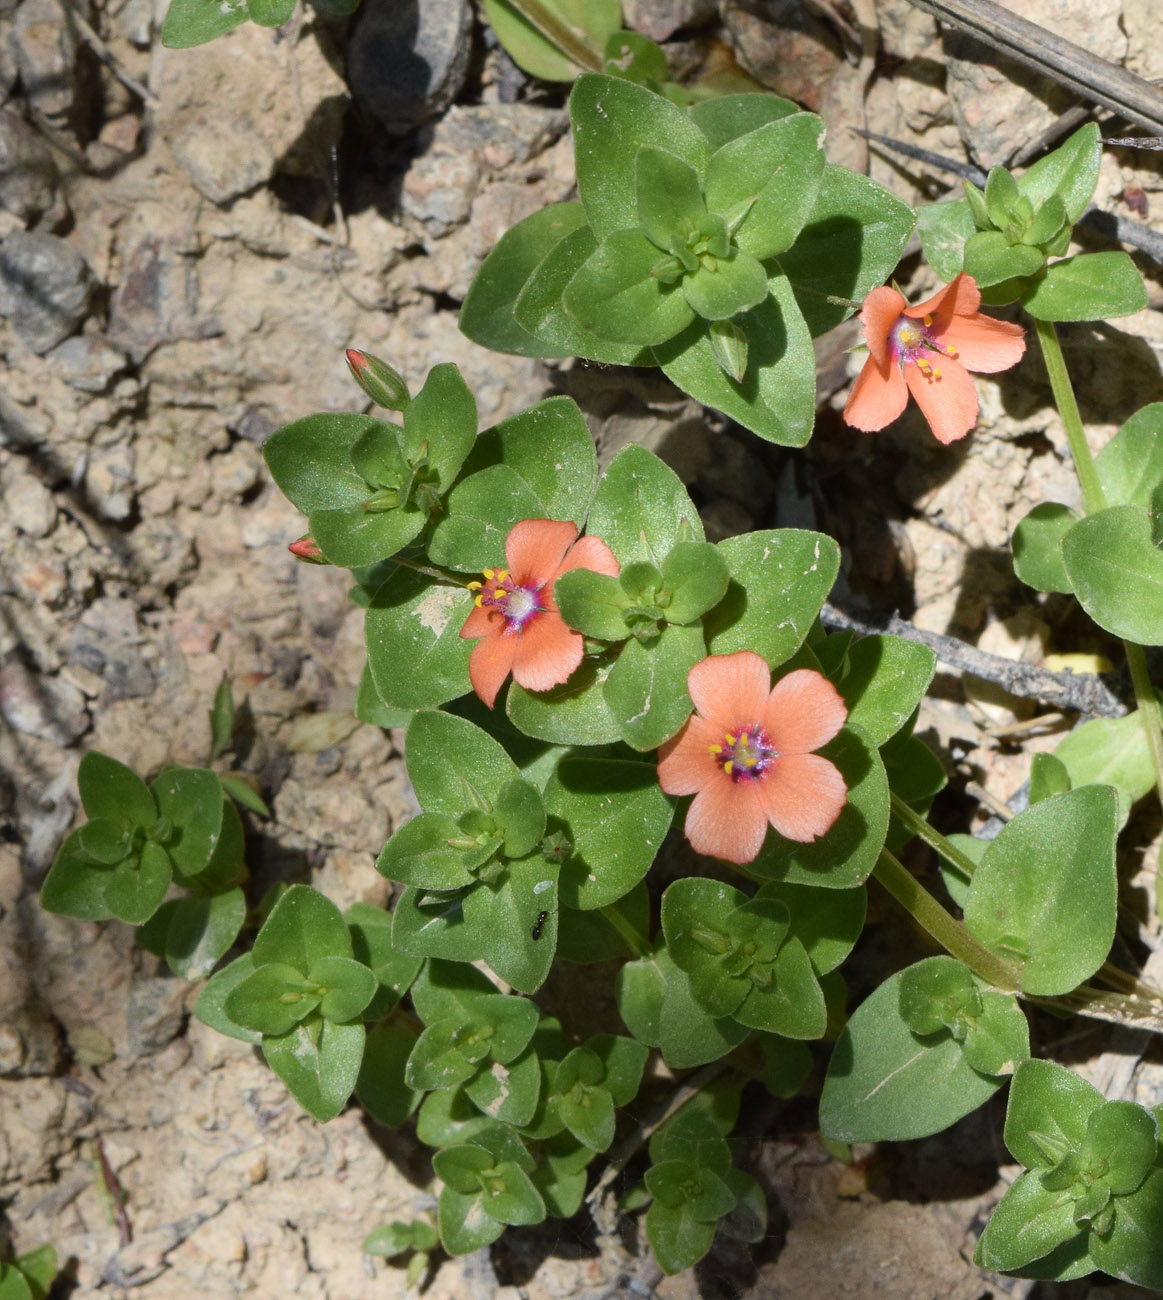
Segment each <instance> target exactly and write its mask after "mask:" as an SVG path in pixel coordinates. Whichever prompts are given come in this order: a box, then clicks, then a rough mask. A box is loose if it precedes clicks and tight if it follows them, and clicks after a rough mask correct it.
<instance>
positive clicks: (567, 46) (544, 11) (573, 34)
mask: <svg viewBox="0 0 1163 1300" xmlns="http://www.w3.org/2000/svg"><path fill="white" fill-rule="evenodd" d="M509 7H510V8H512V9H515V10H516V11H517V13H518V14H520V16H521V17H522V18H524V19H525V21H526V22H527V23H528V24H529V25H530V26H531V27H534V28H536V29H537V31H539V32H540V33H541V35H542V36H544V37H545V39H546V40H547V41H549V43H550V44H551V45H556V46H557V48H558V49H559V50H560V51H561V52H562V54H564V55H565V57H566V58H567V59H569V60H570V61H571V62H573V63H576V64H577V65H578V67H579V68H586V69H587V70H588V71H590V72H601V70H602V68H603V67H605V60H604V58H603V51H601V50H596V49H594V47H593V46H592V45H591V44H590V43H589V41H588V40H586V38H585V34H584V33H583V32H580V31H579V30H578V29H577V28H576V27H571V26H570V25H569V24H568V23H567V22H565V21H564V20H563V19H561V18H560V17H558V15H557V14H555V13H554V12H553V10H552V9H550V8H549V7H548V6H547V5H545V4H543V3H542V0H509Z"/></svg>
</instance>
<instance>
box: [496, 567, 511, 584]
mask: <svg viewBox="0 0 1163 1300" xmlns="http://www.w3.org/2000/svg"><path fill="white" fill-rule="evenodd" d="M508 580H509V570H508V569H498V570H497V581H498V582H507V581H508Z"/></svg>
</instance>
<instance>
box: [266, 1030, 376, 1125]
mask: <svg viewBox="0 0 1163 1300" xmlns="http://www.w3.org/2000/svg"><path fill="white" fill-rule="evenodd" d="M363 1047H364V1028H363V1025H362V1024H356V1025H340V1024H335V1023H334V1022H333V1021H330V1020H320V1021H316V1022H314V1023H311V1022H308V1023H306V1024H301V1025H296V1026H295V1028H294V1029H292V1030H291V1032H290V1033H289V1034H285V1035H283V1036H282V1037H281V1038H267V1037H264V1038H263V1040H262V1054H263V1056H265V1057H266V1060H267V1064H268V1065H269V1066H270V1067H271V1069H272V1070H274V1072H275V1073H276V1074H277V1075H278V1076H279V1078H280V1079H282V1081H283V1082H284V1083H285V1084H286V1085H287V1087H288V1088H289V1089H290V1090H291V1095H292V1096H293V1097H294V1098H295V1100H296V1101H297V1102H298V1103H299V1105H300V1106H302V1107H303V1109H304V1110H305V1111H307V1113H308V1114H309V1115H311V1116H312V1117H313V1118H314V1119H317V1120H319V1121H321V1122H326V1121H327V1120H329V1119H334V1118H335V1116H336V1115H338V1114H339V1112H340V1111H341V1110H342V1109H343V1108H344V1106H345V1105H347V1100H348V1098H349V1097H350V1096H351V1094H352V1091H353V1089H354V1088H355V1082H356V1080H357V1079H358V1078H359V1067H360V1062H361V1061H362V1059H363Z"/></svg>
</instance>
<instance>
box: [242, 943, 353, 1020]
mask: <svg viewBox="0 0 1163 1300" xmlns="http://www.w3.org/2000/svg"><path fill="white" fill-rule="evenodd" d="M260 969H262V968H261V967H260ZM310 978H311V981H312V982H313V983H314V984H317V985H318V986H319V987H320V989H321V990H322V991H323V994H322V1001H321V1002H320V1003H319V1014H320V1015H321V1016H322V1017H323V1019H324V1020H334V1021H337V1022H339V1023H340V1024H343V1023H345V1022H346V1021H349V1020H354V1019H355V1018H356V1017H357V1016H358V1015H359V1014H360V1012H362V1011H363V1010H364V1008H365V1007H366V1006H367V1005H368V1003H369V1002H371V1000H372V998H373V997H375V993H376V988H377V984H376V977H375V976H374V975H373V974H372V972H371V971H370V970H368V968H367V967H366V966H365V965H364V964H363V963H362V962H358V961H355V960H354V959H353V958H351V957H320V958H319V959H318V961H316V962H315V964H314V965H313V966H312V967H311V975H310Z"/></svg>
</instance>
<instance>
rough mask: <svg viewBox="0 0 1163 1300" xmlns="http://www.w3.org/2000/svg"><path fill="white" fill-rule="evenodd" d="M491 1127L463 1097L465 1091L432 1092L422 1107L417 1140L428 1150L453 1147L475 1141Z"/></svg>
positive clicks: (453, 1089)
mask: <svg viewBox="0 0 1163 1300" xmlns="http://www.w3.org/2000/svg"><path fill="white" fill-rule="evenodd" d="M491 1124H492V1121H491V1120H489V1119H486V1117H485V1116H484V1115H482V1114H481V1112H480V1111H479V1110H477V1108H476V1107H475V1106H474V1105H473V1104H472V1102H471V1101H469V1099H468V1098H467V1097H466V1096H465V1095H464V1089H463V1088H444V1089H442V1090H441V1091H439V1092H430V1093H429V1094H428V1095H427V1096H426V1097H425V1098H424V1100H423V1101H422V1102H421V1103H420V1111H419V1113H418V1114H417V1116H416V1136H417V1137H418V1138H419V1139H420V1141H421V1142H423V1143H424V1144H425V1145H426V1146H430V1147H439V1146H454V1145H456V1143H458V1142H471V1141H473V1140H474V1139H475V1138H477V1137H478V1136H479V1135H480V1134H481V1133H482V1132H483V1131H484V1130H486V1129H488V1128H489V1127H490V1126H491Z"/></svg>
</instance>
